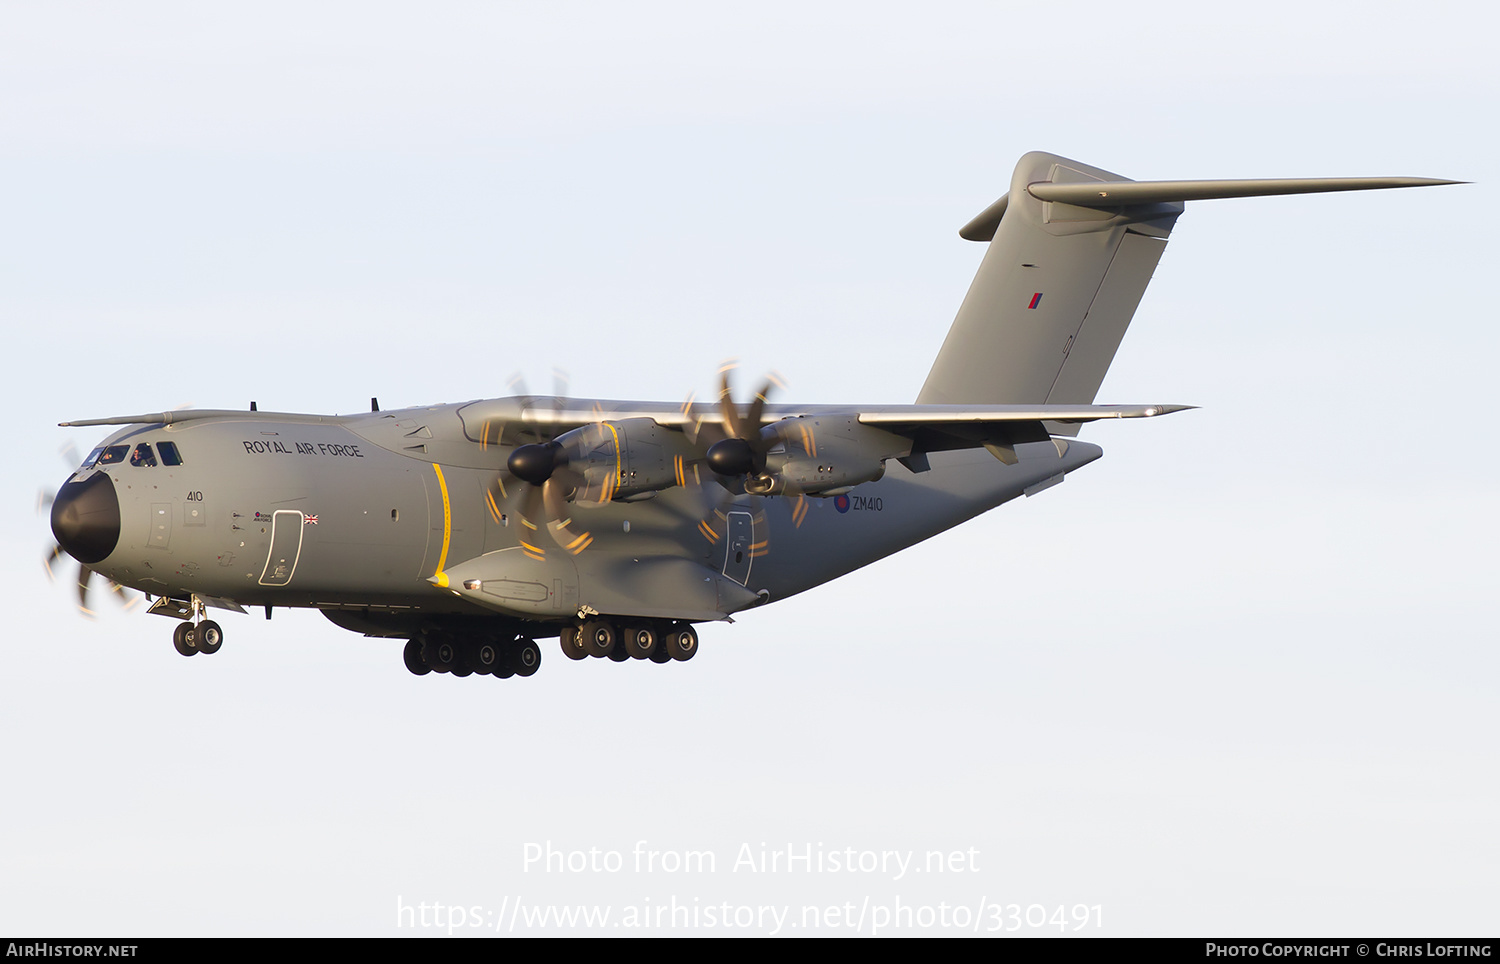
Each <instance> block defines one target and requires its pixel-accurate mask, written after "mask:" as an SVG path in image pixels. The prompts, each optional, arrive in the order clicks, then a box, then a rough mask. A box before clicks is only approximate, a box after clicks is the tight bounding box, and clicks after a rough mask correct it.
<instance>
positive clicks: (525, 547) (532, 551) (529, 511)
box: [518, 485, 547, 562]
mask: <svg viewBox="0 0 1500 964" xmlns="http://www.w3.org/2000/svg"><path fill="white" fill-rule="evenodd" d="M543 508H544V506H543V505H542V488H541V486H536V485H527V486H526V494H525V495H524V496H523V497H522V501H521V532H520V534H519V536H518V541H519V542H520V543H521V551H522V552H524V553H526V555H527V556H528V557H530V558H532V559H536V560H537V561H539V562H540V561H541V560H542V559H545V558H546V556H547V550H546V549H543V548H542V545H541V537H540V536H539V535H538V528H539V527H538V526H537V524H536V522H535V521H534V520H536V519H539V518H541V517H542V512H541V511H540V510H542V509H543Z"/></svg>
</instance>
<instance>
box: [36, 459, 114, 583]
mask: <svg viewBox="0 0 1500 964" xmlns="http://www.w3.org/2000/svg"><path fill="white" fill-rule="evenodd" d="M52 534H53V535H54V536H56V537H57V544H58V545H60V546H62V547H63V550H64V551H65V552H67V554H68V555H70V556H72V557H73V558H74V559H77V560H78V561H79V562H81V563H83V564H84V565H92V564H94V563H96V562H99V561H101V560H102V559H104V558H105V557H106V556H108V555H109V554H110V553H111V552H114V551H115V544H116V543H118V542H119V541H120V500H119V497H117V496H116V495H115V484H114V482H112V481H111V480H110V478H109V476H107V475H105V474H104V473H103V472H95V473H94V474H93V475H91V476H89V477H88V478H87V479H84V480H83V481H82V482H74V481H73V480H72V479H69V480H68V481H67V482H65V483H63V487H62V490H61V491H60V492H58V493H57V498H56V499H54V500H53V502H52Z"/></svg>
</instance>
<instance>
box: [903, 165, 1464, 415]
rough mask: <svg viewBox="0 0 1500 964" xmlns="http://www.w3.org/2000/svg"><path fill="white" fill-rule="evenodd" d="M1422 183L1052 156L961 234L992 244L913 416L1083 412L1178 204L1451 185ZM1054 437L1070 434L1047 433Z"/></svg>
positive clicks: (1026, 169) (1021, 175)
mask: <svg viewBox="0 0 1500 964" xmlns="http://www.w3.org/2000/svg"><path fill="white" fill-rule="evenodd" d="M1458 183H1461V182H1458V181H1445V180H1439V179H1436V178H1430V177H1311V178H1261V179H1256V180H1219V181H1132V180H1128V179H1126V178H1122V177H1120V176H1119V175H1117V174H1111V173H1109V172H1108V171H1102V170H1100V169H1099V168H1097V167H1090V166H1089V165H1087V164H1080V163H1079V162H1077V161H1070V160H1068V159H1067V158H1066V157H1058V156H1057V155H1056V154H1043V153H1041V152H1034V153H1031V154H1027V155H1026V156H1025V157H1023V158H1021V161H1020V163H1018V164H1017V165H1016V171H1015V173H1014V174H1013V175H1011V179H1010V193H1009V194H1007V195H1005V196H1004V197H1002V198H1001V199H1000V200H998V201H996V202H995V203H994V204H991V205H990V206H989V207H987V208H985V209H984V211H983V212H982V213H980V215H979V216H978V217H976V218H975V219H974V220H972V221H970V222H969V223H968V224H966V225H964V227H963V228H962V229H961V230H960V231H959V232H958V233H959V235H960V236H961V237H963V238H965V239H967V240H969V241H988V242H989V245H990V246H989V250H987V251H986V252H985V255H984V260H983V261H982V262H980V265H979V273H978V274H976V275H975V276H974V283H973V284H972V285H970V286H969V294H968V295H967V296H966V297H965V298H964V303H963V305H962V306H961V307H960V308H959V309H958V317H957V318H955V319H954V320H953V327H952V328H951V329H949V331H948V338H947V340H946V341H944V342H943V350H942V351H941V352H939V353H938V357H937V361H936V362H934V363H933V366H932V371H931V372H929V373H928V375H927V382H926V384H924V385H923V386H922V392H921V394H919V395H918V396H917V402H918V403H919V404H994V405H1029V404H1044V403H1045V404H1050V405H1088V404H1091V403H1092V402H1093V401H1094V396H1095V395H1096V394H1097V393H1098V391H1099V385H1100V384H1101V383H1102V382H1103V381H1104V373H1105V372H1106V371H1108V370H1109V364H1110V362H1111V361H1113V360H1114V357H1115V350H1116V349H1118V348H1119V347H1120V340H1121V339H1122V338H1124V337H1125V329H1126V328H1128V327H1129V326H1130V319H1131V316H1133V315H1134V314H1135V309H1136V306H1137V305H1139V304H1140V302H1141V296H1142V295H1143V294H1145V293H1146V285H1148V284H1149V283H1150V282H1151V273H1152V272H1153V271H1155V270H1156V262H1157V261H1158V260H1160V259H1161V253H1162V249H1163V248H1165V247H1166V246H1167V235H1169V234H1171V232H1172V225H1174V224H1175V223H1176V222H1177V217H1178V215H1180V214H1182V206H1183V203H1184V202H1186V201H1203V200H1210V199H1213V198H1242V197H1271V196H1275V195H1282V194H1323V193H1327V192H1331V191H1374V190H1385V189H1388V188H1402V187H1433V186H1436V185H1440V184H1458ZM1048 427H1049V429H1050V430H1051V431H1052V433H1053V434H1055V435H1076V434H1077V433H1078V425H1077V424H1076V423H1074V424H1072V425H1066V424H1056V423H1049V426H1048Z"/></svg>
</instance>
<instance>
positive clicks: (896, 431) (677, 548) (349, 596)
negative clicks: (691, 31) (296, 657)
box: [52, 153, 1457, 677]
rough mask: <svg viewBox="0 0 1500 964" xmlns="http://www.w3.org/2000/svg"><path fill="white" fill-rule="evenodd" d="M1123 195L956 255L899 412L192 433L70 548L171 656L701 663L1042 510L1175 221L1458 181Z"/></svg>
mask: <svg viewBox="0 0 1500 964" xmlns="http://www.w3.org/2000/svg"><path fill="white" fill-rule="evenodd" d="M1451 183H1457V182H1452V181H1442V180H1434V179H1428V178H1319V179H1288V180H1228V181H1225V180H1220V181H1131V180H1127V179H1125V178H1122V177H1120V176H1118V175H1116V174H1111V173H1109V172H1107V171H1103V170H1100V169H1098V168H1095V167H1090V166H1089V165H1086V164H1081V163H1078V162H1076V161H1071V160H1068V159H1066V158H1062V157H1057V156H1055V155H1052V154H1044V153H1031V154H1027V155H1026V156H1025V157H1023V158H1021V161H1020V163H1019V164H1018V165H1017V167H1016V169H1015V173H1014V175H1013V176H1012V178H1011V183H1010V191H1009V192H1008V193H1007V194H1006V195H1005V196H1003V197H1001V198H1000V199H999V200H998V201H996V202H995V203H994V204H992V205H990V206H989V207H988V208H986V209H985V210H984V211H983V212H981V213H980V214H979V216H978V217H976V218H974V220H972V221H970V222H969V223H968V224H967V225H965V226H964V227H963V228H962V229H961V231H960V232H959V233H960V235H961V236H962V237H964V238H966V239H968V240H971V241H980V242H987V243H988V245H989V248H988V251H987V252H986V254H985V255H984V258H983V261H982V263H981V264H980V267H979V272H978V274H977V275H976V277H975V278H974V281H973V283H972V285H971V287H970V288H969V293H968V296H967V297H966V298H965V299H964V301H963V304H962V306H961V307H960V308H959V311H958V316H957V318H956V319H955V321H954V322H953V326H952V328H951V330H950V331H949V332H948V337H947V340H946V341H945V342H944V343H943V347H942V349H941V351H940V352H939V353H938V356H937V360H936V361H935V363H934V364H933V366H932V370H931V372H930V373H929V374H928V376H927V381H926V384H925V385H923V387H922V391H921V393H920V394H919V395H918V396H917V399H916V403H915V404H911V405H790V404H773V403H771V402H768V401H767V395H768V393H769V390H770V388H771V384H772V383H771V382H768V383H767V384H766V386H765V387H764V388H762V389H761V391H760V392H759V393H758V394H756V395H755V396H754V397H753V400H751V401H749V402H748V403H740V402H737V401H736V400H735V399H734V397H733V395H732V392H731V386H730V380H729V374H728V372H727V371H726V372H724V373H723V375H722V379H721V386H720V387H721V392H720V396H719V398H718V400H717V402H708V403H694V402H692V401H689V402H688V403H685V404H672V403H649V402H647V403H642V402H624V401H594V400H580V399H575V398H566V397H560V396H556V397H541V396H534V395H529V394H521V395H517V396H516V397H511V398H500V399H493V400H486V401H471V402H461V403H457V404H449V405H436V406H431V407H422V408H409V409H402V410H399V411H380V410H379V406H378V404H377V403H375V401H374V400H373V399H372V400H371V411H369V412H363V413H360V414H355V415H337V416H331V415H297V414H285V413H271V412H259V411H256V410H255V406H254V404H253V403H252V405H251V408H250V410H249V411H244V410H234V411H230V410H186V411H172V412H161V413H157V414H150V415H131V416H125V417H117V418H97V419H88V420H83V421H74V422H64V423H62V424H63V425H65V426H94V425H118V426H121V428H120V429H119V430H118V431H117V432H115V433H114V434H113V435H110V436H109V437H108V438H106V439H105V440H104V441H103V442H102V443H101V444H100V445H99V446H98V447H97V448H95V449H94V450H93V451H92V452H91V453H90V454H89V455H88V457H87V458H85V459H84V460H83V463H82V465H80V466H79V468H78V470H77V471H76V472H74V473H73V475H72V476H70V477H69V479H68V480H67V481H66V482H65V483H64V484H63V486H62V488H61V490H60V491H59V492H58V494H57V496H56V498H55V500H54V502H53V506H52V531H53V533H54V534H55V535H56V537H57V542H58V546H59V547H60V549H59V550H54V553H53V557H54V558H55V557H56V556H57V555H58V553H59V552H60V551H66V552H67V553H68V554H69V555H71V556H72V557H73V558H74V559H76V560H77V561H78V562H79V564H80V565H81V567H82V569H81V572H80V576H79V587H80V597H81V598H82V597H83V596H84V595H86V589H87V584H88V580H89V576H90V573H91V572H97V573H99V574H101V575H103V576H105V577H107V579H109V580H111V581H112V582H113V583H114V588H116V589H119V587H130V588H132V589H136V590H139V591H140V592H142V593H145V594H146V595H147V597H148V598H154V603H153V605H152V606H151V607H150V611H151V612H153V613H158V614H161V615H166V616H170V617H172V618H174V619H176V620H178V624H177V627H176V631H175V632H174V633H173V642H174V644H175V646H176V648H177V651H178V652H180V653H182V654H183V655H184V656H193V655H195V654H198V653H214V652H217V651H218V649H219V647H220V645H221V644H222V643H223V640H224V633H223V630H222V628H221V627H220V626H219V624H218V623H217V622H215V621H214V620H212V619H208V618H206V616H207V611H208V610H210V609H223V610H231V611H234V612H240V613H243V612H245V611H246V610H245V607H246V606H257V607H264V608H265V612H266V616H267V618H270V615H271V611H272V608H273V607H276V606H302V607H312V608H315V609H319V610H321V611H322V612H323V614H324V615H325V616H327V617H328V619H330V620H332V621H333V622H334V623H335V624H336V625H338V626H341V627H343V628H345V629H349V630H353V631H354V632H359V633H364V634H365V635H366V636H373V637H384V638H395V639H403V640H406V641H407V642H406V646H405V661H406V666H407V668H408V669H409V670H411V672H413V673H416V674H418V675H422V674H426V673H429V672H433V671H436V672H439V673H450V674H452V675H455V676H467V675H470V674H484V675H492V676H499V677H509V676H517V675H518V676H530V675H531V674H533V673H535V672H536V670H537V668H538V666H539V665H540V663H541V649H540V648H539V647H538V645H537V643H536V640H537V639H539V638H549V637H553V636H556V637H558V638H559V640H560V643H561V646H562V650H563V652H564V653H565V654H566V655H567V656H569V657H570V658H573V659H582V658H585V657H588V656H595V657H609V658H611V659H615V660H625V659H630V658H635V659H651V660H654V661H657V662H668V661H671V660H686V659H690V658H692V656H693V655H694V654H695V653H696V652H697V649H698V635H697V631H696V630H695V628H694V626H695V625H696V624H698V623H702V622H707V621H711V620H727V619H729V618H730V617H731V615H732V614H734V613H737V612H739V611H741V610H744V609H749V608H751V607H754V606H761V605H765V604H767V603H772V602H776V601H777V600H780V599H785V598H786V597H788V596H792V595H795V594H796V593H799V592H802V591H804V590H807V589H811V588H813V587H815V586H818V585H821V584H822V583H825V582H828V581H829V580H831V579H835V578H837V577H839V576H842V575H844V574H845V573H847V572H850V571H852V570H854V569H858V568H859V567H861V566H864V565H867V564H869V563H871V562H874V561H875V560H877V559H880V558H882V557H884V556H887V555H889V554H891V553H893V552H896V551H898V550H900V549H904V548H906V547H907V546H910V545H913V544H915V543H917V542H920V541H921V540H923V539H927V538H929V537H931V536H934V535H936V534H937V533H939V532H942V531H943V530H945V529H948V528H950V527H952V526H955V525H958V524H959V523H961V522H964V521H967V520H968V519H972V518H973V517H975V516H977V515H979V514H980V513H982V512H985V511H987V510H989V509H992V508H994V507H995V506H998V505H1000V504H1001V503H1004V502H1008V501H1010V500H1011V499H1014V498H1017V497H1018V496H1022V495H1027V496H1029V495H1034V494H1036V493H1037V492H1040V491H1042V490H1043V489H1046V488H1048V487H1050V486H1052V485H1054V484H1056V483H1058V482H1061V481H1062V480H1063V479H1064V478H1065V477H1066V475H1067V474H1068V473H1069V472H1072V471H1073V470H1075V469H1078V468H1081V467H1082V466H1084V465H1087V464H1088V463H1089V462H1092V461H1093V460H1094V459H1097V458H1098V457H1099V456H1100V455H1102V454H1103V451H1102V450H1101V449H1100V448H1099V447H1098V446H1097V445H1092V444H1089V443H1087V442H1080V441H1078V440H1077V439H1076V437H1075V436H1076V435H1077V434H1078V430H1079V427H1080V426H1081V425H1082V424H1083V423H1085V422H1091V421H1095V420H1097V419H1106V418H1147V417H1151V416H1156V415H1164V414H1168V413H1171V412H1176V411H1180V410H1181V409H1183V408H1186V407H1189V406H1183V405H1160V404H1147V405H1095V404H1093V402H1094V397H1095V394H1096V392H1097V391H1098V389H1099V385H1100V383H1101V382H1102V381H1103V379H1104V374H1105V371H1106V370H1107V369H1108V367H1109V364H1110V362H1111V360H1112V359H1113V358H1114V355H1115V350H1116V349H1117V348H1118V346H1119V344H1120V340H1121V338H1122V337H1123V336H1124V334H1125V329H1126V327H1127V326H1128V325H1129V323H1130V319H1131V317H1132V316H1133V315H1134V313H1135V309H1136V306H1137V304H1138V303H1139V302H1140V299H1141V296H1142V294H1143V293H1144V292H1145V289H1146V285H1147V283H1148V282H1149V281H1150V280H1151V274H1152V272H1153V270H1154V269H1155V267H1156V264H1157V261H1158V259H1159V258H1160V257H1161V254H1162V249H1163V248H1164V247H1165V245H1166V242H1167V237H1168V235H1169V233H1170V232H1171V230H1172V227H1173V225H1174V224H1175V222H1176V220H1177V218H1178V216H1179V215H1180V214H1181V213H1182V211H1183V206H1184V202H1186V201H1192V200H1202V199H1210V198H1233V197H1256V196H1265V195H1275V194H1304V193H1315V192H1324V191H1352V190H1366V189H1375V188H1395V187H1416V186H1423V185H1436V184H1451Z"/></svg>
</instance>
